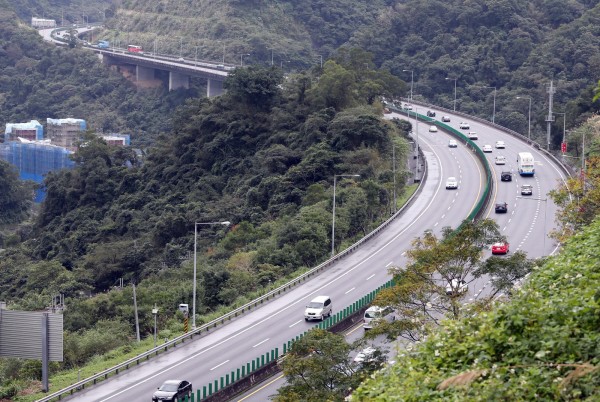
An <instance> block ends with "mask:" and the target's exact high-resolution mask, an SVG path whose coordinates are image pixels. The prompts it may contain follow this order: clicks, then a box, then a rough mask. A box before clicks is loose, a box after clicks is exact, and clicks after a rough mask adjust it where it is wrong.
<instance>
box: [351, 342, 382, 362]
mask: <svg viewBox="0 0 600 402" xmlns="http://www.w3.org/2000/svg"><path fill="white" fill-rule="evenodd" d="M375 352H377V349H375V348H374V347H372V346H369V347H366V348H364V349H363V350H361V351H360V352H359V353H358V354H357V355H356V357H355V358H354V363H365V362H371V361H375V357H374V355H375Z"/></svg>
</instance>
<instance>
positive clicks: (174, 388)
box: [152, 380, 192, 402]
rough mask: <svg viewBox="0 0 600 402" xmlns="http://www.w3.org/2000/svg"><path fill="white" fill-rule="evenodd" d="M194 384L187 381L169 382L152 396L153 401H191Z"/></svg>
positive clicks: (164, 383)
mask: <svg viewBox="0 0 600 402" xmlns="http://www.w3.org/2000/svg"><path fill="white" fill-rule="evenodd" d="M191 397H192V384H191V383H190V382H189V381H185V380H168V381H165V382H163V384H162V385H161V386H160V387H158V390H156V392H154V395H152V401H153V402H157V401H164V402H175V401H178V402H181V401H183V400H184V398H188V400H191Z"/></svg>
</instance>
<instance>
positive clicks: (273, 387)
mask: <svg viewBox="0 0 600 402" xmlns="http://www.w3.org/2000/svg"><path fill="white" fill-rule="evenodd" d="M427 110H434V111H435V112H436V117H435V118H434V119H435V120H438V121H440V120H441V117H442V116H443V115H448V116H450V117H451V121H450V122H449V123H445V124H447V125H449V126H451V127H452V128H455V129H457V130H458V131H461V132H463V133H464V134H467V133H468V132H469V131H474V132H476V133H477V134H478V137H479V139H478V140H476V141H475V143H476V144H477V145H478V146H479V147H480V148H481V147H483V145H485V144H489V145H491V146H492V152H491V153H486V156H487V159H488V161H489V163H490V166H491V167H492V169H493V170H494V177H495V183H494V198H495V200H496V201H498V202H507V203H508V204H509V209H508V213H506V214H496V213H495V211H494V203H495V202H496V201H493V202H492V203H491V204H490V206H489V208H488V209H487V211H486V217H488V218H492V219H495V220H496V222H497V223H498V225H499V227H500V230H501V232H502V233H503V234H504V235H506V236H507V237H508V240H509V242H510V243H511V252H512V253H514V252H515V251H517V250H523V251H525V252H526V253H527V254H528V256H529V257H530V258H537V257H541V256H545V255H550V254H553V253H554V252H556V250H557V245H556V244H555V242H554V241H553V240H551V239H549V238H547V236H545V235H544V234H545V233H549V232H550V231H551V230H553V229H555V225H554V215H555V213H556V206H555V205H554V203H552V200H551V199H549V198H548V196H547V193H548V192H549V191H550V190H551V189H553V188H554V187H555V186H556V184H557V183H558V181H559V180H563V179H564V176H563V174H562V172H561V170H560V169H559V168H558V167H556V166H554V164H553V163H552V162H551V161H550V160H548V159H547V157H546V156H545V154H544V153H543V152H539V151H536V150H533V149H532V148H531V147H529V146H528V145H527V144H525V143H524V142H522V141H521V140H519V139H517V138H515V137H512V136H510V135H507V134H505V133H503V132H501V131H499V130H496V129H493V128H491V127H489V126H488V125H486V124H483V123H479V122H476V121H473V120H470V119H468V118H462V117H459V116H454V115H451V114H449V113H448V112H442V111H440V110H436V109H426V108H420V107H418V108H416V109H413V111H416V112H418V113H419V114H422V115H425V113H426V111H427ZM388 116H390V118H393V117H400V118H402V119H405V120H406V117H405V116H398V115H395V114H392V115H388ZM409 120H410V121H411V122H412V123H413V127H414V125H415V120H414V118H411V119H409ZM462 121H466V122H468V123H469V125H470V129H468V130H461V129H460V128H459V123H460V122H462ZM428 127H429V124H427V123H425V122H419V136H420V138H419V140H420V141H421V140H422V141H424V142H425V143H428V144H430V145H431V146H436V147H443V146H446V147H447V143H448V140H449V139H450V138H451V137H448V136H447V135H446V134H444V133H443V132H442V131H438V132H434V133H430V132H428ZM498 140H502V141H504V142H505V146H506V148H505V149H497V148H496V147H495V144H496V141H498ZM422 144H423V143H422ZM459 144H460V143H459ZM423 146H424V147H425V145H424V144H423ZM460 147H461V145H459V148H460ZM519 152H531V153H532V154H533V155H534V159H535V160H536V167H535V169H536V175H534V176H533V177H521V176H519V174H518V173H517V171H516V170H517V163H516V161H517V154H518V153H519ZM450 153H452V150H450ZM498 155H503V156H505V158H506V165H496V164H495V157H496V156H498ZM429 162H430V161H429ZM503 171H511V172H513V179H512V181H511V182H501V181H500V173H501V172H503ZM446 172H447V173H446V174H445V176H456V177H457V178H459V190H460V189H461V188H464V187H465V186H473V185H474V184H475V183H473V182H471V181H466V180H465V176H464V174H462V172H461V164H460V163H458V161H457V164H456V165H455V166H452V167H449V168H447V169H446ZM457 172H458V173H457ZM443 179H444V178H443ZM444 180H445V179H444ZM525 183H526V184H531V185H532V186H533V189H534V190H533V194H532V195H531V196H521V192H520V186H521V184H525ZM449 191H450V192H451V190H449ZM544 200H546V201H544ZM449 212H450V211H449ZM452 212H453V211H452ZM490 255H491V252H488V253H486V256H490ZM488 279H489V278H480V279H477V280H474V281H471V282H470V283H469V293H468V295H467V297H466V301H467V302H471V301H474V300H476V299H478V298H482V297H485V296H486V295H489V293H490V290H491V289H490V286H489V285H490V282H489V280H488ZM363 333H364V330H363V329H362V328H360V327H359V328H357V329H355V330H354V331H352V332H351V334H348V336H346V339H347V340H348V341H352V340H353V339H355V338H356V337H357V335H358V336H359V337H360V336H362V335H363ZM284 384H285V378H283V377H282V375H281V374H279V375H277V376H275V377H273V378H271V379H269V380H267V381H265V382H263V383H261V384H258V385H257V386H256V387H255V388H253V389H252V390H249V391H248V392H246V393H244V394H243V395H240V396H239V397H237V398H235V399H234V400H235V401H239V402H241V401H244V402H259V401H265V400H268V399H269V396H270V395H274V394H276V393H277V389H278V388H279V387H281V386H283V385H284Z"/></svg>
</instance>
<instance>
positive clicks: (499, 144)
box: [496, 141, 506, 149]
mask: <svg viewBox="0 0 600 402" xmlns="http://www.w3.org/2000/svg"><path fill="white" fill-rule="evenodd" d="M496 148H498V149H504V148H506V146H505V145H504V141H496Z"/></svg>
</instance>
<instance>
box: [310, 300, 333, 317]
mask: <svg viewBox="0 0 600 402" xmlns="http://www.w3.org/2000/svg"><path fill="white" fill-rule="evenodd" d="M332 307H333V306H332V303H331V298H330V297H329V296H317V297H315V298H314V299H312V300H311V301H310V303H308V304H307V305H306V310H304V320H305V321H310V320H324V319H325V318H326V317H329V316H331V309H332Z"/></svg>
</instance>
